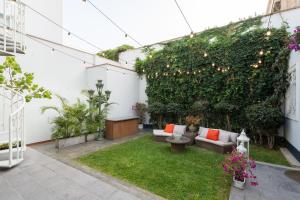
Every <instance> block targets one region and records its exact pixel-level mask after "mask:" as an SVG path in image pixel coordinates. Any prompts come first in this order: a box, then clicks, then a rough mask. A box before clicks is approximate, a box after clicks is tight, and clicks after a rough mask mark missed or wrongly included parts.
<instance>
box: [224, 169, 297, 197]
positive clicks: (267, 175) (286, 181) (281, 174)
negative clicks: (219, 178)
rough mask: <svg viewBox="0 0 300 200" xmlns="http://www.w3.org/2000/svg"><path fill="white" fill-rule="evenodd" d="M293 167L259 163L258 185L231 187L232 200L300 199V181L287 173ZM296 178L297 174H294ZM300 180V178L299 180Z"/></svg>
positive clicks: (256, 171)
mask: <svg viewBox="0 0 300 200" xmlns="http://www.w3.org/2000/svg"><path fill="white" fill-rule="evenodd" d="M291 169H292V168H288V167H279V166H275V165H274V166H271V165H265V164H257V169H256V170H255V173H256V175H257V181H258V184H259V185H258V186H254V187H253V186H250V185H249V184H247V185H246V188H245V190H239V189H236V188H234V187H232V188H231V193H230V198H229V199H230V200H240V199H243V200H250V199H251V200H254V199H255V200H256V199H257V200H299V199H300V182H297V181H296V180H293V179H291V178H289V177H288V176H286V175H285V173H289V170H291ZM296 170H297V169H296ZM294 177H295V178H296V176H294ZM298 181H300V180H298Z"/></svg>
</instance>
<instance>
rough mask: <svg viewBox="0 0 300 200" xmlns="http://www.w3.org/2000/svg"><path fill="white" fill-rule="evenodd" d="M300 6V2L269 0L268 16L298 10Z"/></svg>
mask: <svg viewBox="0 0 300 200" xmlns="http://www.w3.org/2000/svg"><path fill="white" fill-rule="evenodd" d="M299 6H300V0H269V2H268V6H267V14H270V13H273V12H279V11H284V10H288V9H291V8H296V7H299Z"/></svg>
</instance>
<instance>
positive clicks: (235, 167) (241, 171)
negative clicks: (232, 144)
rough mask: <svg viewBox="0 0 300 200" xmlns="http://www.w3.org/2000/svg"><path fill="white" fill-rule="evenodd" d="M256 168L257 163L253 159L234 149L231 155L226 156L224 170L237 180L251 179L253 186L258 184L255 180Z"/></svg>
mask: <svg viewBox="0 0 300 200" xmlns="http://www.w3.org/2000/svg"><path fill="white" fill-rule="evenodd" d="M255 168H256V163H255V161H254V160H253V159H249V161H248V160H247V158H246V157H245V156H244V155H243V154H242V153H239V152H238V151H237V150H236V149H234V150H233V151H232V153H231V155H230V156H228V157H227V158H225V161H224V162H223V169H224V172H225V173H227V174H230V175H232V176H233V177H234V179H235V180H237V181H241V182H243V181H244V180H246V179H251V182H250V184H251V185H252V186H256V185H258V183H257V182H256V181H255V179H256V176H255V175H254V173H253V170H254V169H255Z"/></svg>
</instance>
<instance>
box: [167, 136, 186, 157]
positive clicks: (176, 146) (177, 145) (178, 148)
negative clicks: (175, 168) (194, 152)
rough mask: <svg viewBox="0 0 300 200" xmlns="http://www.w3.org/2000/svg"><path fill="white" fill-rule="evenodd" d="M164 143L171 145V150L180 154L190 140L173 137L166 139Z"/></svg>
mask: <svg viewBox="0 0 300 200" xmlns="http://www.w3.org/2000/svg"><path fill="white" fill-rule="evenodd" d="M166 141H167V142H169V143H171V149H172V151H173V152H175V153H182V152H183V151H184V150H185V145H187V144H188V143H189V142H190V141H191V140H190V138H187V137H184V136H182V137H180V138H175V137H173V136H172V137H168V138H166Z"/></svg>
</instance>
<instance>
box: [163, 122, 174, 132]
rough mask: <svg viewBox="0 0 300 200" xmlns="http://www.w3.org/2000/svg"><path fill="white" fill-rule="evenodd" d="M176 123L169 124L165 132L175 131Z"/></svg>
mask: <svg viewBox="0 0 300 200" xmlns="http://www.w3.org/2000/svg"><path fill="white" fill-rule="evenodd" d="M174 126H175V125H174V124H167V125H166V127H165V132H166V133H173V130H174Z"/></svg>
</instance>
